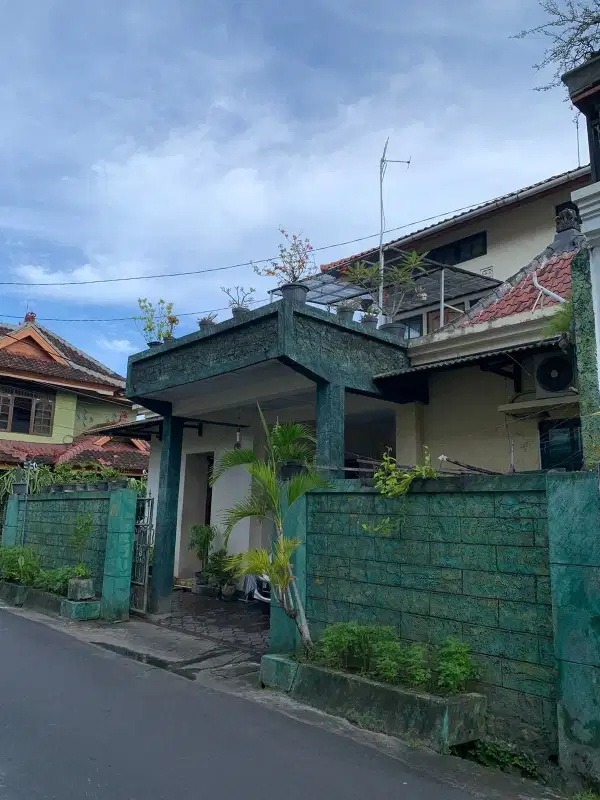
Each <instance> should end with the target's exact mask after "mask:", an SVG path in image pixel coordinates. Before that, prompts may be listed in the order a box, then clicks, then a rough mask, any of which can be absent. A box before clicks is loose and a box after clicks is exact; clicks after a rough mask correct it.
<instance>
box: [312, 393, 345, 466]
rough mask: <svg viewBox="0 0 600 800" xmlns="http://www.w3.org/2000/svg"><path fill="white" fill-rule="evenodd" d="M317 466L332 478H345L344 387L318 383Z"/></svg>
mask: <svg viewBox="0 0 600 800" xmlns="http://www.w3.org/2000/svg"><path fill="white" fill-rule="evenodd" d="M316 461H317V467H318V468H319V469H321V470H322V471H323V472H326V473H327V474H328V475H329V477H331V478H338V477H339V478H343V477H344V473H343V466H344V387H343V386H339V385H337V384H334V383H327V382H325V381H323V382H322V383H318V384H317V459H316Z"/></svg>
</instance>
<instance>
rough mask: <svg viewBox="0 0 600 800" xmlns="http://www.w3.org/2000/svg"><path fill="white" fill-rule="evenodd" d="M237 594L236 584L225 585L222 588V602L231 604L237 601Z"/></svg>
mask: <svg viewBox="0 0 600 800" xmlns="http://www.w3.org/2000/svg"><path fill="white" fill-rule="evenodd" d="M236 594H237V586H236V585H235V583H225V584H223V586H221V600H225V602H227V603H230V602H231V601H232V600H235V596H236Z"/></svg>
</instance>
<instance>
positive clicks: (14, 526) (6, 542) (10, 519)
mask: <svg viewBox="0 0 600 800" xmlns="http://www.w3.org/2000/svg"><path fill="white" fill-rule="evenodd" d="M18 534H19V497H18V495H16V494H13V495H11V496H10V497H9V498H8V502H7V504H6V513H5V515H4V527H3V529H2V546H3V547H14V546H15V545H16V544H17V539H18Z"/></svg>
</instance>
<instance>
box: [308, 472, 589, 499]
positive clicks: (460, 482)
mask: <svg viewBox="0 0 600 800" xmlns="http://www.w3.org/2000/svg"><path fill="white" fill-rule="evenodd" d="M556 474H560V475H562V474H563V473H556ZM565 474H566V473H565ZM569 474H573V473H569ZM546 476H547V473H546V472H522V473H516V474H514V475H452V476H448V477H445V476H444V477H440V478H430V479H428V480H417V481H414V482H413V484H412V485H411V487H410V494H441V493H446V492H447V493H450V492H545V491H546ZM344 492H346V493H350V492H351V493H361V494H379V491H378V490H377V489H376V488H375V487H374V486H361V485H360V481H357V480H336V481H331V485H330V486H329V487H328V488H326V489H313V490H312V491H311V492H310V494H311V495H314V494H332V493H337V494H339V493H344Z"/></svg>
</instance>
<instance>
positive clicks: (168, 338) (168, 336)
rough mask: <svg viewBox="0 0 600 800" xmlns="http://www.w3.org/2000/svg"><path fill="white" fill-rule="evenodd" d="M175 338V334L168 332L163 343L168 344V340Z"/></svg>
mask: <svg viewBox="0 0 600 800" xmlns="http://www.w3.org/2000/svg"><path fill="white" fill-rule="evenodd" d="M174 339H175V337H174V336H173V334H172V333H166V334H165V335H164V336H163V344H166V343H167V342H172V341H173V340H174Z"/></svg>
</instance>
